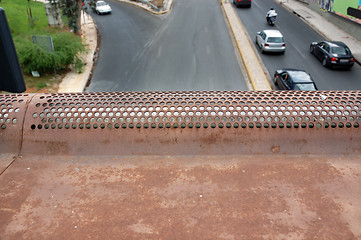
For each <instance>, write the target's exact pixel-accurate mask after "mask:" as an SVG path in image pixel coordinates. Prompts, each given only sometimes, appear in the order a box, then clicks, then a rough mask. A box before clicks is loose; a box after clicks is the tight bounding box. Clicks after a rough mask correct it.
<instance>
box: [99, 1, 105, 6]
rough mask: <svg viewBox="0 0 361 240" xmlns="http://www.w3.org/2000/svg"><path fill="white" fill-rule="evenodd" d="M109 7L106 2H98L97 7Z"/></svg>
mask: <svg viewBox="0 0 361 240" xmlns="http://www.w3.org/2000/svg"><path fill="white" fill-rule="evenodd" d="M105 5H107V4H106V3H105V2H97V6H105Z"/></svg>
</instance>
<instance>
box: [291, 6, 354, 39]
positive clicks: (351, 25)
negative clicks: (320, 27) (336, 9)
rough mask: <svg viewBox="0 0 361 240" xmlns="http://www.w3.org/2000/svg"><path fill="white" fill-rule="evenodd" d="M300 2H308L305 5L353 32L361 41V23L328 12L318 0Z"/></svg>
mask: <svg viewBox="0 0 361 240" xmlns="http://www.w3.org/2000/svg"><path fill="white" fill-rule="evenodd" d="M298 1H300V2H303V3H306V4H305V5H306V6H307V7H309V8H311V9H312V10H314V11H316V12H318V13H319V14H321V15H322V16H323V17H325V18H326V19H327V20H328V21H330V22H331V23H333V24H335V25H336V26H338V27H339V28H341V29H343V30H344V31H346V32H348V33H349V34H351V35H352V36H353V37H355V38H356V39H357V40H359V41H361V24H358V23H354V22H352V21H351V20H347V19H345V18H343V17H340V16H338V15H336V14H334V13H331V12H327V11H325V10H322V9H321V8H320V7H319V5H318V0H298Z"/></svg>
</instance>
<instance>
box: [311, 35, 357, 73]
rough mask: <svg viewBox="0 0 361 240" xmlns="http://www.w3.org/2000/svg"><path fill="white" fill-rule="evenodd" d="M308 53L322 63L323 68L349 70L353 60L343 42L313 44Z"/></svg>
mask: <svg viewBox="0 0 361 240" xmlns="http://www.w3.org/2000/svg"><path fill="white" fill-rule="evenodd" d="M310 52H311V53H312V54H313V55H315V56H316V57H317V58H318V59H319V60H321V61H322V65H323V66H324V67H344V68H351V67H352V66H353V65H354V63H355V58H354V56H353V55H352V53H351V50H350V49H349V48H348V47H347V46H346V44H344V43H343V42H328V41H323V42H313V43H311V46H310Z"/></svg>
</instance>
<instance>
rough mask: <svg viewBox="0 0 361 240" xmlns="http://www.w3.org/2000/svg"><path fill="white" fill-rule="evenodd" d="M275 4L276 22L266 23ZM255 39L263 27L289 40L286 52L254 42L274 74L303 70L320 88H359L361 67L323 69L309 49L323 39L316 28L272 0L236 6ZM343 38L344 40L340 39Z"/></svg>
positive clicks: (252, 37) (259, 0)
mask: <svg viewBox="0 0 361 240" xmlns="http://www.w3.org/2000/svg"><path fill="white" fill-rule="evenodd" d="M271 7H274V8H275V10H276V12H277V13H278V16H277V20H276V25H275V26H273V27H271V26H269V25H268V24H267V23H266V20H265V16H266V12H267V11H268V10H269V9H270V8H271ZM236 11H237V13H238V16H239V17H240V19H241V21H242V22H243V24H244V25H245V27H246V29H247V31H248V33H249V35H250V37H251V39H252V40H255V37H256V33H257V32H258V31H261V30H264V29H278V30H279V31H280V32H281V33H282V34H283V36H284V38H285V40H286V53H285V54H284V55H279V54H262V53H261V51H260V49H259V48H258V46H257V45H256V43H255V41H254V45H255V46H256V48H257V50H258V52H259V54H260V56H261V58H262V60H263V62H264V64H265V66H266V68H267V70H268V72H269V73H270V75H271V76H273V74H274V72H275V70H276V69H281V68H296V69H303V70H305V71H307V72H308V73H310V74H311V76H312V77H313V79H314V80H315V82H316V84H317V86H318V88H319V89H320V90H360V89H361V67H360V66H359V65H357V64H355V65H354V67H353V68H352V70H350V71H349V70H341V69H337V70H332V69H328V68H324V67H323V66H322V64H321V62H320V61H319V60H317V59H316V58H315V56H313V55H312V54H311V53H310V52H309V46H310V43H311V42H313V41H321V40H324V37H323V36H322V35H320V34H319V33H318V32H317V31H315V30H314V29H313V28H311V27H310V26H308V25H307V24H306V23H305V22H304V21H302V20H301V19H300V18H298V17H297V16H296V15H294V14H293V13H291V12H289V11H288V10H287V9H285V8H283V7H282V6H281V5H278V4H277V3H275V2H274V1H270V0H257V1H253V2H252V7H251V8H250V9H248V8H239V9H236ZM341 41H342V39H341Z"/></svg>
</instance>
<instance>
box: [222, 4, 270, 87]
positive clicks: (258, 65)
mask: <svg viewBox="0 0 361 240" xmlns="http://www.w3.org/2000/svg"><path fill="white" fill-rule="evenodd" d="M227 3H229V4H231V3H230V2H229V1H227ZM220 4H221V7H222V9H223V11H224V13H225V16H226V20H227V22H228V24H229V27H230V29H231V32H232V35H233V38H234V39H235V42H236V45H237V48H238V51H239V53H240V55H241V58H242V61H243V65H244V66H245V69H246V71H247V75H248V77H249V80H250V82H251V84H252V87H253V89H254V90H256V91H257V90H272V87H271V86H272V80H271V77H270V75H269V73H268V71H266V70H265V67H264V65H263V62H262V61H261V60H260V57H259V55H258V53H257V51H255V49H254V46H253V43H252V41H251V39H250V36H249V35H248V33H247V31H246V30H245V28H244V26H243V24H242V22H241V21H240V19H239V18H238V16H237V17H236V19H237V22H238V24H237V26H235V24H234V23H233V22H232V21H231V20H230V16H229V15H228V13H227V10H226V9H225V7H224V0H221V1H220ZM231 11H234V9H233V7H232V10H231ZM238 27H239V28H240V29H241V31H242V34H243V35H244V36H243V37H245V39H242V40H243V41H244V43H245V45H247V46H246V47H243V48H242V47H241V44H240V42H241V41H240V39H239V37H240V35H237V34H236V33H235V29H237V28H238ZM248 49H250V52H248V53H247V50H248ZM252 55H253V56H252ZM252 68H253V71H252V70H251V69H252Z"/></svg>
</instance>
